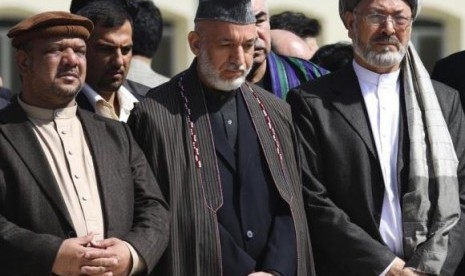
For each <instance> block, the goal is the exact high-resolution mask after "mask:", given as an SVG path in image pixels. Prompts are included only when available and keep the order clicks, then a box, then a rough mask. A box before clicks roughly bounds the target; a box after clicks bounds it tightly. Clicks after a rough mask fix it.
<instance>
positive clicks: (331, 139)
mask: <svg viewBox="0 0 465 276" xmlns="http://www.w3.org/2000/svg"><path fill="white" fill-rule="evenodd" d="M419 2H420V1H419V0H408V1H407V0H340V1H339V13H340V16H341V18H342V20H343V22H344V24H345V27H346V28H347V30H348V34H349V37H350V38H351V39H352V40H353V46H354V60H353V62H352V63H351V64H349V65H347V66H346V67H343V68H341V69H340V70H338V71H336V72H334V73H332V74H330V75H328V76H324V77H321V78H319V79H317V80H315V81H313V82H309V83H307V84H304V85H302V86H300V87H298V88H296V89H295V90H292V91H291V92H290V93H289V95H288V98H287V101H288V102H289V103H290V104H291V106H292V112H293V115H294V120H295V123H296V126H297V132H298V135H299V136H300V138H301V139H300V141H301V143H300V148H301V151H300V153H301V154H302V156H301V157H302V158H301V160H302V163H303V164H302V177H303V185H304V199H305V201H306V202H305V207H306V211H307V215H308V221H309V225H310V227H309V228H310V233H311V236H312V241H313V246H314V247H313V249H314V254H315V266H316V271H317V273H318V274H319V275H325V276H332V275H357V276H358V275H364V276H365V275H441V276H443V275H454V272H455V270H456V268H457V266H458V264H459V262H460V260H461V258H462V256H463V253H464V250H465V220H464V214H463V212H464V210H465V208H464V207H465V206H464V202H465V186H464V184H465V162H464V161H465V158H464V157H465V136H464V135H463V133H464V131H465V117H464V114H463V111H462V110H461V105H460V98H459V95H458V93H457V91H455V90H453V89H451V88H450V87H448V86H446V85H444V84H441V83H438V82H435V81H432V80H431V79H430V77H429V75H428V73H427V71H426V70H425V68H424V66H423V64H422V62H421V60H420V59H419V57H418V55H417V54H416V52H415V49H414V48H413V46H412V44H410V35H411V31H412V21H413V20H414V19H415V18H416V17H417V15H418V11H419V10H420V4H419Z"/></svg>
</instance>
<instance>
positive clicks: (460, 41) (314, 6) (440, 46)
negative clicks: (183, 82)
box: [0, 0, 465, 91]
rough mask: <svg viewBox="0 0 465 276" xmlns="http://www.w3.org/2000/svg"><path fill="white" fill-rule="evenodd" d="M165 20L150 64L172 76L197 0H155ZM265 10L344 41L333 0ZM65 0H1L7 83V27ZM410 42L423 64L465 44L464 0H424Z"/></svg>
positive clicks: (278, 2) (0, 65) (1, 66)
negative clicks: (288, 14)
mask: <svg viewBox="0 0 465 276" xmlns="http://www.w3.org/2000/svg"><path fill="white" fill-rule="evenodd" d="M154 1H155V4H156V5H157V6H158V7H159V8H160V9H161V11H162V15H163V18H164V22H165V28H164V34H163V41H162V43H161V45H160V48H159V50H158V52H157V54H156V55H155V58H154V64H152V66H153V67H154V68H155V70H156V71H158V72H160V73H162V74H165V75H167V76H173V75H175V74H177V73H179V72H180V71H182V70H183V69H185V68H187V67H188V66H189V64H190V62H191V61H192V57H193V55H192V54H191V52H190V49H189V45H188V43H187V34H188V32H189V31H190V30H192V29H193V26H194V24H193V19H194V15H195V10H196V8H197V3H198V0H154ZM268 1H269V2H268V3H269V8H270V13H271V14H274V13H279V12H282V11H285V10H294V11H300V12H303V13H305V14H306V15H308V16H310V17H314V18H316V19H318V20H319V21H320V22H321V25H322V33H321V35H320V37H319V38H318V42H319V45H324V44H327V43H335V42H338V41H349V39H348V37H347V32H346V30H345V29H344V27H343V24H342V22H341V20H340V19H339V14H338V7H337V5H338V1H337V0H330V1H318V0H307V1H302V0H286V1H282V0H268ZM69 4H70V0H47V1H46V4H45V3H44V1H37V0H20V1H18V0H2V1H0V75H1V76H2V77H3V79H4V83H5V86H6V87H10V88H12V89H13V91H18V89H19V80H18V76H17V75H18V74H17V71H16V68H15V65H14V62H13V61H14V51H13V50H12V49H11V47H10V42H9V39H8V38H7V36H6V33H7V31H8V29H9V28H10V27H11V26H13V25H14V24H16V23H17V22H19V21H20V20H22V19H24V18H26V17H28V16H31V15H33V14H36V13H39V12H43V11H48V10H64V11H68V10H69ZM412 37H413V39H412V40H413V43H414V44H415V46H416V47H417V50H418V51H419V52H420V55H421V57H422V58H423V61H424V63H425V65H426V67H427V68H428V69H430V70H431V69H432V66H433V65H434V62H435V61H436V60H437V59H439V58H442V57H444V56H446V55H449V54H451V53H454V52H457V51H460V50H463V49H465V2H464V1H463V0H441V1H438V0H423V8H422V11H421V13H420V17H419V18H418V19H417V21H415V23H414V31H413V34H412Z"/></svg>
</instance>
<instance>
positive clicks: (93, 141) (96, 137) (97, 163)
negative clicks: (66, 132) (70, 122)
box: [78, 109, 117, 236]
mask: <svg viewBox="0 0 465 276" xmlns="http://www.w3.org/2000/svg"><path fill="white" fill-rule="evenodd" d="M78 116H79V119H80V120H81V124H82V128H83V129H84V132H85V134H86V138H87V142H88V146H89V150H90V152H91V154H92V159H93V160H92V161H93V163H94V168H95V174H96V177H97V185H98V187H99V193H100V200H101V201H102V213H103V216H104V218H105V219H104V221H105V236H106V235H107V232H108V227H107V226H108V221H115V220H114V219H116V221H117V218H113V219H112V218H110V217H109V216H110V215H111V214H112V213H113V212H108V210H111V209H112V208H111V205H112V204H113V203H114V202H113V201H112V198H113V197H112V196H111V193H112V191H111V187H110V186H109V185H110V184H111V182H112V181H111V177H110V176H111V174H112V173H115V172H114V169H115V168H112V167H111V166H110V164H114V163H113V162H108V158H111V156H112V153H111V152H110V151H107V147H106V145H107V142H108V141H106V139H102V138H103V137H108V133H107V132H106V131H105V129H106V127H105V123H104V122H102V121H100V120H96V119H95V118H93V117H95V116H97V115H95V114H93V113H88V112H85V111H82V110H80V109H78ZM114 204H117V203H114ZM113 215H117V214H113Z"/></svg>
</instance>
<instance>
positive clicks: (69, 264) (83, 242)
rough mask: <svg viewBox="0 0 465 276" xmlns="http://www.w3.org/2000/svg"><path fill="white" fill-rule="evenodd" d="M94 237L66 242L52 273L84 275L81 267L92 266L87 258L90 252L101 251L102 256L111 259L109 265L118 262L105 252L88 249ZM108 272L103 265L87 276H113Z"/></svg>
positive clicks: (98, 265) (71, 275)
mask: <svg viewBox="0 0 465 276" xmlns="http://www.w3.org/2000/svg"><path fill="white" fill-rule="evenodd" d="M93 237H94V234H89V235H87V236H84V237H79V238H72V239H67V240H64V241H63V243H62V244H61V246H60V249H59V250H58V254H57V256H56V257H55V262H54V263H53V267H52V272H53V273H54V274H57V275H67V276H74V275H82V273H83V272H82V270H81V267H82V266H84V265H87V264H90V263H92V261H93V260H90V259H89V258H87V256H86V255H87V254H88V253H89V251H100V256H104V257H105V258H107V259H109V261H108V262H109V263H112V262H116V261H117V260H116V258H114V257H113V258H112V256H111V255H110V254H108V253H107V252H105V251H104V250H101V249H95V248H90V247H87V245H88V244H89V243H90V242H91V241H92V239H93ZM106 271H107V268H106V265H105V264H104V263H102V264H97V267H95V268H94V271H91V272H90V273H85V274H87V275H105V276H111V273H110V274H108V273H105V272H106Z"/></svg>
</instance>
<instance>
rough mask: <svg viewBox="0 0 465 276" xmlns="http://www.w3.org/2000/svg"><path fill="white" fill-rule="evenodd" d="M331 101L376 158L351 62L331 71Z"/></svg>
mask: <svg viewBox="0 0 465 276" xmlns="http://www.w3.org/2000/svg"><path fill="white" fill-rule="evenodd" d="M332 74H333V75H332V77H333V78H334V81H331V82H330V83H331V84H332V87H331V90H332V91H333V92H334V93H333V94H332V96H333V97H334V98H333V99H332V101H331V102H332V103H333V105H334V107H335V108H336V109H337V110H338V111H339V113H340V114H341V115H342V116H343V117H344V118H345V119H346V120H347V123H348V124H349V125H351V126H352V128H353V129H354V131H355V132H356V133H357V134H358V135H359V136H360V138H361V139H362V140H363V141H364V143H365V145H366V146H367V148H368V150H369V151H370V152H371V153H372V154H373V156H374V157H375V158H377V159H378V154H377V151H376V148H375V144H374V141H373V136H372V133H371V127H370V122H369V119H368V114H367V111H366V107H365V102H364V100H363V96H362V91H361V90H360V85H359V83H358V80H357V76H356V75H355V72H354V70H353V67H352V64H351V65H350V66H346V67H344V68H342V69H340V71H336V72H334V73H332Z"/></svg>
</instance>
